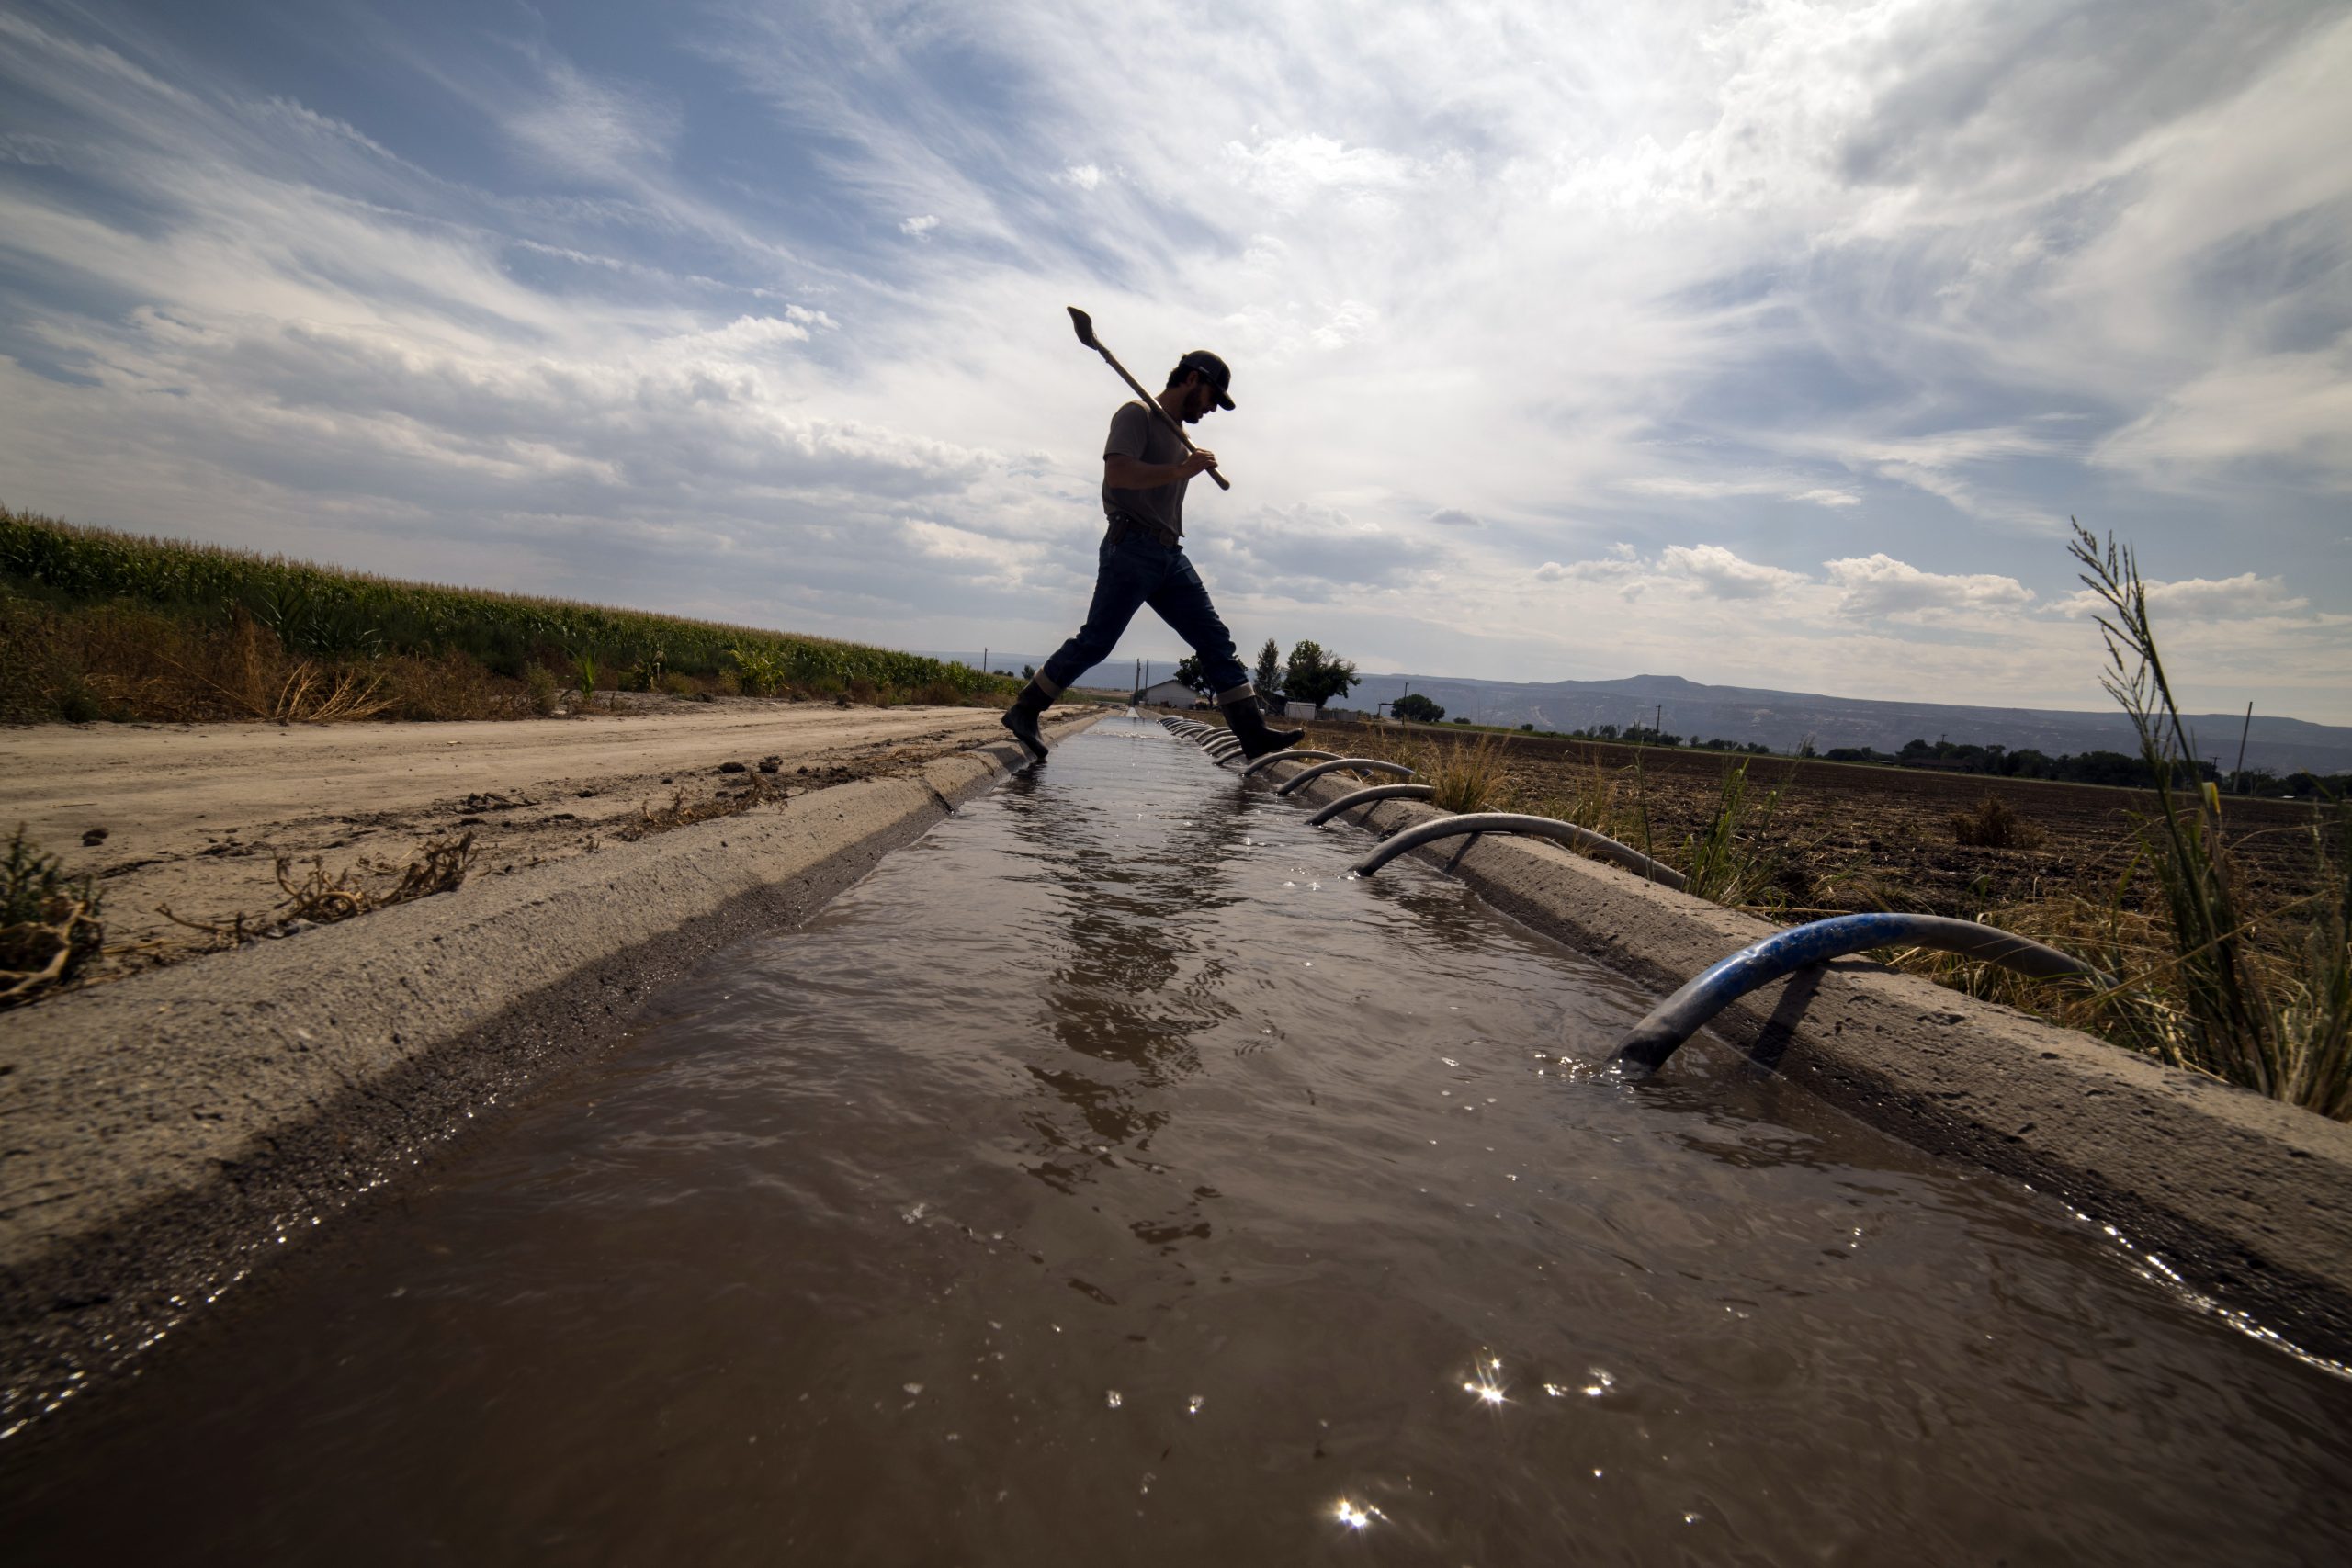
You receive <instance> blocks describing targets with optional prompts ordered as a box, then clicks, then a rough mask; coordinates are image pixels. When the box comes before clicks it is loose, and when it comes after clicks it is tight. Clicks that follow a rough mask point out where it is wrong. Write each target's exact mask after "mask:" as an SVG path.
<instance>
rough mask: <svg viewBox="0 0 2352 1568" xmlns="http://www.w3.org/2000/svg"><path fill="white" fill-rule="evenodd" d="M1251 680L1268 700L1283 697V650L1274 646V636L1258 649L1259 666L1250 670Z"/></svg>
mask: <svg viewBox="0 0 2352 1568" xmlns="http://www.w3.org/2000/svg"><path fill="white" fill-rule="evenodd" d="M1250 682H1251V684H1253V685H1255V686H1256V687H1257V688H1258V694H1259V695H1260V696H1261V697H1263V698H1265V699H1266V700H1267V701H1269V702H1273V701H1276V700H1278V699H1280V698H1281V696H1282V694H1283V650H1282V649H1279V648H1276V647H1275V646H1274V639H1273V638H1272V637H1268V638H1267V639H1266V646H1265V647H1263V648H1261V649H1259V650H1258V668H1257V669H1255V670H1253V671H1250Z"/></svg>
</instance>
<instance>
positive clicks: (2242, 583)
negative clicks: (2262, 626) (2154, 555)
mask: <svg viewBox="0 0 2352 1568" xmlns="http://www.w3.org/2000/svg"><path fill="white" fill-rule="evenodd" d="M2146 587H2147V591H2148V609H2149V613H2150V618H2151V619H2152V620H2154V621H2155V622H2156V623H2157V625H2158V626H2159V628H2160V629H2161V627H2162V626H2163V624H2164V622H2165V620H2167V619H2169V618H2172V617H2176V616H2177V617H2178V618H2180V619H2183V620H2188V621H2232V620H2242V619H2267V618H2274V617H2281V616H2288V617H2302V616H2304V615H2306V614H2307V613H2308V612H2309V611H2310V609H2311V601H2310V600H2309V599H2306V598H2304V597H2303V596H2302V595H2301V594H2299V593H2296V592H2293V591H2292V590H2291V589H2290V588H2289V587H2288V586H2287V584H2286V583H2285V582H2284V581H2280V580H2279V579H2278V578H2275V577H2260V576H2256V574H2255V573H2253V572H2251V571H2245V572H2240V573H2239V574H2238V575H2237V576H2235V577H2224V578H2206V577H2188V578H2182V579H2180V580H2179V581H2173V582H2155V581H2151V582H2149V583H2147V584H2146ZM2056 608H2057V609H2059V610H2060V611H2062V612H2064V614H2067V615H2100V614H2106V613H2107V611H2106V609H2105V605H2104V604H2103V602H2102V601H2101V600H2100V599H2099V597H2098V595H2097V594H2095V593H2093V592H2090V591H2089V590H2088V589H2084V590H2082V591H2080V592H2075V593H2071V594H2069V595H2067V596H2066V597H2065V598H2064V599H2063V600H2061V601H2059V603H2058V604H2057V605H2056Z"/></svg>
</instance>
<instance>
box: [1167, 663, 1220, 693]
mask: <svg viewBox="0 0 2352 1568" xmlns="http://www.w3.org/2000/svg"><path fill="white" fill-rule="evenodd" d="M1175 679H1177V680H1179V681H1182V682H1184V684H1186V685H1187V686H1190V687H1192V688H1193V690H1194V691H1196V692H1198V693H1200V694H1201V695H1203V696H1204V697H1213V696H1216V687H1215V686H1212V685H1210V684H1209V678H1208V677H1207V676H1206V675H1204V674H1203V673H1202V672H1201V659H1200V655H1198V654H1196V653H1188V654H1186V655H1184V657H1183V658H1182V659H1180V660H1177V661H1176V675H1175Z"/></svg>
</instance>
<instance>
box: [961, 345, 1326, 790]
mask: <svg viewBox="0 0 2352 1568" xmlns="http://www.w3.org/2000/svg"><path fill="white" fill-rule="evenodd" d="M1232 380H1233V374H1232V372H1231V371H1229V370H1227V368H1226V366H1225V361H1224V360H1222V359H1219V358H1218V357H1217V356H1216V355H1214V354H1211V353H1209V352H1208V351H1207V350H1205V349H1194V350H1193V352H1192V353H1190V354H1188V355H1184V357H1183V358H1182V359H1180V360H1178V361H1177V362H1176V368H1175V369H1173V370H1171V371H1170V372H1169V373H1168V387H1167V389H1166V390H1164V391H1162V392H1161V393H1160V394H1159V398H1158V399H1157V401H1158V403H1159V408H1158V409H1157V410H1154V409H1151V408H1148V407H1147V406H1145V405H1144V404H1142V403H1132V402H1131V403H1128V404H1126V405H1125V406H1124V407H1122V408H1121V409H1120V410H1119V412H1116V413H1114V414H1113V415H1112V416H1111V434H1109V436H1108V437H1106V438H1105V439H1104V441H1103V513H1104V514H1105V515H1106V516H1107V517H1108V518H1109V519H1110V523H1111V526H1110V531H1109V532H1108V533H1106V534H1105V535H1104V536H1103V547H1102V550H1101V552H1100V562H1101V564H1100V566H1099V568H1098V569H1097V571H1096V575H1095V579H1094V603H1093V604H1091V605H1090V606H1089V607H1088V609H1087V612H1086V624H1085V625H1084V626H1080V628H1079V631H1078V635H1077V636H1076V637H1071V638H1070V639H1069V641H1068V642H1066V643H1064V644H1062V646H1061V648H1060V649H1059V650H1058V651H1057V652H1056V653H1055V654H1054V656H1053V657H1052V658H1050V659H1048V660H1046V667H1045V668H1044V669H1042V670H1040V671H1037V674H1036V677H1035V679H1034V680H1032V681H1031V682H1029V684H1028V685H1027V686H1025V687H1023V689H1022V693H1021V694H1020V695H1019V696H1018V697H1015V698H1014V699H1013V702H1012V706H1011V707H1009V708H1007V709H1006V710H1005V713H1004V721H1003V722H1004V727H1005V728H1007V729H1010V730H1011V731H1012V733H1013V735H1014V736H1015V737H1017V738H1018V739H1020V741H1021V744H1022V745H1023V747H1025V748H1027V750H1028V752H1029V754H1030V755H1031V756H1032V757H1034V758H1035V759H1036V760H1037V761H1041V762H1042V761H1045V760H1046V741H1045V738H1044V737H1043V736H1041V735H1039V734H1038V733H1037V719H1038V716H1040V715H1042V714H1043V713H1044V712H1045V711H1046V709H1047V708H1048V707H1051V706H1052V705H1053V702H1054V699H1055V698H1056V697H1058V696H1060V695H1061V694H1062V692H1063V690H1064V689H1065V688H1067V687H1068V686H1069V683H1070V682H1072V681H1075V680H1076V679H1078V677H1079V676H1080V674H1082V673H1084V672H1085V671H1088V670H1091V669H1092V668H1093V667H1094V666H1095V665H1097V664H1099V663H1101V662H1102V661H1103V660H1104V659H1107V658H1109V657H1110V653H1111V649H1113V648H1114V647H1115V646H1117V644H1118V641H1119V635H1120V634H1121V633H1122V632H1124V631H1125V630H1126V629H1127V623H1128V622H1129V621H1131V620H1133V619H1135V615H1136V611H1137V610H1138V609H1140V608H1142V607H1143V606H1144V605H1146V604H1148V605H1150V606H1151V607H1152V609H1153V610H1155V611H1156V612H1158V613H1159V618H1160V619H1161V620H1163V621H1166V622H1167V623H1168V625H1169V626H1170V628H1172V629H1173V630H1174V631H1175V633H1176V635H1177V636H1179V637H1182V638H1183V639H1184V640H1185V641H1186V642H1188V643H1190V644H1192V646H1193V652H1194V653H1196V654H1198V655H1199V656H1200V660H1201V673H1202V674H1203V675H1204V676H1206V677H1207V679H1208V680H1209V682H1211V684H1212V686H1213V688H1214V689H1215V691H1216V705H1217V706H1219V707H1221V708H1223V709H1224V710H1225V715H1226V721H1227V723H1229V724H1230V725H1232V726H1233V733H1234V734H1235V735H1236V736H1237V737H1238V738H1239V739H1240V741H1241V747H1242V750H1244V751H1246V752H1248V753H1249V754H1250V756H1252V757H1262V756H1264V755H1265V754H1266V753H1267V752H1269V751H1279V750H1283V748H1284V747H1288V746H1295V745H1297V744H1298V743H1299V742H1300V741H1301V740H1304V739H1306V732H1305V731H1304V730H1297V729H1288V730H1283V729H1269V728H1266V716H1265V714H1264V713H1263V712H1262V711H1261V709H1260V708H1259V706H1258V694H1257V691H1256V690H1255V688H1253V687H1252V686H1251V685H1250V671H1248V670H1246V669H1245V668H1243V666H1242V663H1241V660H1240V658H1239V656H1238V654H1236V653H1235V652H1234V649H1233V634H1232V633H1231V632H1229V631H1227V630H1226V629H1225V623H1224V622H1223V621H1221V620H1219V619H1218V618H1217V613H1216V605H1214V604H1210V603H1209V591H1208V589H1207V588H1205V587H1204V586H1203V585H1202V582H1201V576H1200V573H1198V572H1196V571H1194V570H1193V563H1192V562H1191V561H1189V560H1187V559H1185V558H1184V487H1185V486H1186V485H1187V484H1189V483H1191V482H1192V479H1193V475H1194V474H1197V473H1200V472H1202V471H1203V470H1204V469H1207V468H1215V467H1216V453H1214V452H1199V451H1195V452H1190V453H1188V452H1186V451H1185V450H1184V444H1183V441H1182V439H1181V438H1180V437H1179V435H1178V434H1177V422H1178V421H1180V420H1181V421H1182V423H1185V424H1198V423H1200V422H1201V421H1202V420H1203V419H1204V418H1206V417H1207V416H1208V413H1209V411H1210V410H1212V409H1220V408H1221V409H1230V408H1232V407H1233V399H1232V397H1231V396H1230V395H1228V393H1227V388H1228V387H1229V386H1230V385H1231V384H1232Z"/></svg>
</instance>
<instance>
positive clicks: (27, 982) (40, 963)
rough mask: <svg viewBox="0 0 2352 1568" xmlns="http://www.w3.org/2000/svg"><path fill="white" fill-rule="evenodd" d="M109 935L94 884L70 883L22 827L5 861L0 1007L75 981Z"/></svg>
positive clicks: (1, 865) (0, 871) (0, 881)
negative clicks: (103, 921)
mask: <svg viewBox="0 0 2352 1568" xmlns="http://www.w3.org/2000/svg"><path fill="white" fill-rule="evenodd" d="M105 936H106V928H105V927H104V926H103V925H102V924H100V922H99V919H98V895H97V893H96V890H95V889H94V887H93V886H92V885H91V883H90V881H89V879H88V878H87V877H85V878H84V879H83V880H82V881H81V882H79V883H73V882H68V881H67V880H66V879H65V877H64V876H63V874H62V873H61V871H60V870H59V864H58V860H57V857H56V856H54V855H46V854H43V853H41V852H40V849H39V848H38V847H37V846H35V845H34V844H32V843H31V842H29V841H28V840H27V839H26V838H25V829H24V828H23V827H22V825H19V826H18V827H17V831H16V833H15V835H14V836H13V837H12V838H11V839H10V840H8V852H7V857H6V861H5V862H0V1008H7V1007H14V1006H16V1005H17V1003H19V1002H26V1001H30V1000H32V999H33V998H35V997H38V996H40V994H42V993H43V992H45V991H48V990H51V989H53V988H55V987H59V986H62V985H65V984H67V983H68V982H70V981H71V980H72V979H73V978H74V976H75V975H76V974H77V973H78V972H79V971H80V970H81V969H82V968H83V967H84V966H85V965H86V964H88V963H89V961H90V960H91V959H92V958H95V957H96V956H97V953H98V950H99V947H100V945H101V943H102V942H104V941H105Z"/></svg>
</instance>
